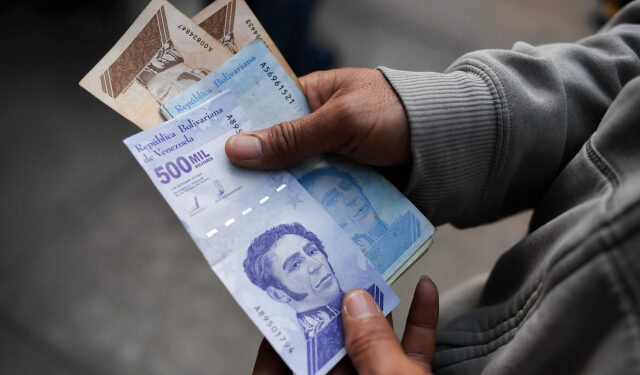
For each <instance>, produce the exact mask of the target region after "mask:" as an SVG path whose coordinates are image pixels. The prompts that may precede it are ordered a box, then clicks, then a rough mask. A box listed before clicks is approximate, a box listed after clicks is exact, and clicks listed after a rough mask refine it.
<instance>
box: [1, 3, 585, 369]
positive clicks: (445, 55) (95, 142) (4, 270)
mask: <svg viewBox="0 0 640 375" xmlns="http://www.w3.org/2000/svg"><path fill="white" fill-rule="evenodd" d="M85 3H87V2H80V1H77V2H72V3H70V4H68V3H62V4H58V3H56V4H55V5H47V3H45V2H42V4H41V6H40V8H38V7H36V6H35V5H29V4H25V3H19V4H18V5H15V6H6V5H2V6H0V8H4V9H3V10H2V13H1V16H0V20H1V22H2V24H3V26H4V27H3V33H2V34H3V35H2V37H1V38H2V43H1V45H2V46H4V48H5V49H4V54H3V63H2V69H0V71H1V73H0V74H1V75H2V76H1V80H0V82H2V86H1V87H2V90H1V92H0V103H2V104H1V109H2V117H1V118H2V120H1V121H2V129H3V132H2V135H1V136H0V152H1V158H0V176H1V177H0V181H2V184H1V188H0V189H1V190H0V199H1V202H2V210H1V215H2V220H1V222H0V234H1V235H0V249H1V250H0V373H1V374H36V373H37V374H40V373H46V374H80V373H82V374H84V373H95V374H113V373H118V374H120V373H122V374H133V373H137V374H175V373H181V374H203V373H212V374H235V373H238V374H242V373H248V372H249V371H250V369H251V367H252V361H253V356H254V353H255V351H256V349H257V346H258V343H259V340H260V335H259V333H258V331H257V330H256V329H255V328H254V327H253V326H252V324H251V323H250V322H249V320H248V319H247V318H246V317H245V316H244V314H243V313H242V312H241V311H240V309H239V308H238V307H237V306H236V305H235V303H234V302H233V300H232V299H231V297H230V296H229V295H228V294H227V293H226V291H225V290H224V288H223V286H222V284H221V283H220V282H219V281H218V280H217V279H216V278H215V276H214V275H213V273H212V272H211V271H210V270H209V268H208V266H207V263H206V262H205V261H204V259H203V258H202V256H201V255H200V253H199V252H198V250H197V249H196V247H195V246H194V244H193V243H192V242H191V240H190V239H189V237H188V236H187V234H186V232H185V231H184V230H183V228H182V227H181V225H180V222H179V221H178V220H177V219H176V218H175V216H174V215H173V213H172V212H171V211H170V209H169V207H168V206H167V205H166V204H165V203H164V201H163V200H162V198H161V197H160V195H159V194H158V193H157V192H156V191H155V189H154V187H153V186H152V184H151V182H150V181H149V180H148V179H147V177H146V176H145V175H144V174H143V172H142V170H140V168H139V167H138V166H137V165H136V163H135V161H134V159H133V158H132V157H131V156H130V155H128V152H127V151H126V150H125V147H124V146H123V144H122V142H121V140H122V139H123V138H125V137H126V136H128V135H131V134H133V133H134V132H135V131H136V128H135V127H134V126H133V125H132V124H130V123H128V122H127V121H126V120H124V119H123V118H121V117H120V116H119V115H118V114H117V113H115V112H113V111H111V110H110V109H109V108H107V107H106V106H104V105H103V104H102V103H100V102H99V101H97V100H96V99H95V98H93V97H91V96H90V95H89V94H87V93H86V92H84V91H83V90H81V89H80V88H79V87H78V85H77V82H78V81H79V80H80V78H81V77H82V76H83V75H84V73H86V72H87V71H88V70H89V69H90V68H91V67H92V66H93V65H94V64H95V63H96V62H97V61H98V60H99V59H100V58H101V57H102V56H103V55H104V53H105V52H106V51H107V50H108V49H109V48H110V47H111V46H112V45H113V43H114V42H115V41H116V40H117V38H118V37H119V36H120V35H121V33H122V32H123V31H124V30H125V29H126V27H127V26H128V24H129V23H130V22H131V21H132V20H133V19H134V18H135V14H136V13H137V12H139V11H140V10H141V9H142V7H143V6H144V1H141V0H136V1H129V2H121V3H112V2H109V1H106V0H105V1H99V2H95V3H94V4H91V5H88V4H85ZM198 3H199V2H198V1H189V0H183V1H176V2H175V4H176V5H177V6H178V7H179V8H181V9H183V10H184V11H185V13H187V14H190V15H192V14H194V13H195V12H196V11H197V9H198ZM590 6H591V2H588V1H578V0H566V1H563V2H557V1H549V0H545V1H533V0H527V1H519V2H513V1H508V0H487V1H482V2H469V1H463V0H446V1H445V0H434V1H426V0H402V1H389V0H386V1H385V0H349V1H344V0H343V1H341V0H325V1H324V2H323V3H322V4H321V7H320V9H318V12H317V14H316V17H315V23H314V35H315V36H316V38H317V39H318V40H319V41H321V42H322V43H324V44H326V45H328V46H330V47H332V48H333V49H334V50H335V51H336V52H337V56H338V58H339V59H338V65H339V66H376V65H387V66H391V67H396V68H403V69H413V70H436V71H437V70H442V69H444V68H445V67H446V66H447V65H448V63H450V62H451V61H452V60H453V59H455V57H457V56H459V55H460V54H462V53H464V52H465V51H468V50H472V49H477V48H508V47H509V46H510V45H511V44H512V43H513V42H515V41H516V40H526V41H529V42H531V43H544V42H551V41H572V40H575V39H577V38H579V37H581V36H583V35H586V34H587V33H588V32H589V28H588V26H587V17H588V10H589V7H590ZM43 7H44V8H43ZM527 220H528V214H526V213H524V214H521V215H518V216H515V217H512V218H509V219H507V220H504V221H502V222H500V223H497V224H493V225H491V226H485V227H480V228H475V229H470V230H464V231H459V230H456V229H453V228H452V227H450V226H444V227H441V228H439V230H438V232H437V234H436V236H435V244H434V246H433V247H432V249H431V250H430V251H429V253H428V254H427V256H425V257H424V258H423V259H421V260H420V261H419V262H418V263H417V264H416V265H415V266H414V267H413V268H412V269H411V270H410V271H409V272H408V273H407V274H406V275H405V276H404V277H403V278H402V279H401V280H399V281H398V282H397V283H396V284H395V285H394V289H395V290H396V292H397V293H398V294H399V296H400V297H401V298H402V299H403V301H404V302H403V304H402V305H401V306H400V307H399V308H398V309H397V311H396V313H395V320H396V322H397V323H399V324H398V325H402V321H403V319H404V317H405V315H406V310H407V308H408V302H409V301H410V297H411V293H412V289H413V286H414V284H415V282H416V281H417V279H418V276H419V275H421V274H423V273H426V274H429V275H430V276H431V277H432V278H433V279H434V280H435V281H436V282H437V283H438V285H439V286H440V288H441V290H443V291H446V290H448V289H450V288H452V287H453V286H455V285H456V284H458V283H460V282H461V281H463V280H465V279H467V278H469V277H472V276H474V275H477V274H479V273H482V272H486V271H488V270H489V268H490V267H491V265H492V264H493V263H494V262H495V260H496V258H497V257H498V256H499V255H500V254H501V253H502V252H503V251H505V250H506V249H507V248H508V247H509V246H510V245H512V244H513V243H514V242H516V241H517V240H518V239H519V238H521V236H522V235H523V234H524V233H525V231H526V223H527Z"/></svg>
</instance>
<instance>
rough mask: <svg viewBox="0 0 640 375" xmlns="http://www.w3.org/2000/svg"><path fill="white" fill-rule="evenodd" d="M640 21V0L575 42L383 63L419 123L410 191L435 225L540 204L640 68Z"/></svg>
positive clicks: (414, 123)
mask: <svg viewBox="0 0 640 375" xmlns="http://www.w3.org/2000/svg"><path fill="white" fill-rule="evenodd" d="M621 22H624V23H625V24H621ZM638 23H640V3H638V2H636V3H634V4H632V5H631V6H630V7H627V8H626V9H625V10H624V11H623V12H622V14H621V15H620V16H619V17H617V19H616V20H614V24H612V25H609V26H608V27H606V28H605V29H603V31H602V32H600V33H598V34H596V35H594V36H592V37H589V38H586V39H584V40H581V41H579V42H577V43H574V44H551V45H545V46H540V47H532V46H530V45H527V44H525V43H517V44H516V45H515V46H514V47H513V49H511V50H486V51H476V52H472V53H470V54H467V55H465V56H463V57H461V58H460V59H458V60H457V61H456V62H455V63H454V64H452V65H451V67H450V68H449V69H448V70H447V72H446V73H445V74H439V73H414V72H400V71H393V70H390V69H386V68H381V70H382V71H383V72H384V73H385V75H386V77H387V78H388V79H389V81H390V82H391V84H392V85H393V87H394V88H395V90H396V92H397V93H398V95H399V96H400V98H401V99H402V102H403V105H404V106H405V110H406V112H407V115H408V119H409V123H410V127H411V147H412V157H413V171H412V174H411V177H410V180H409V184H408V186H407V190H406V193H407V195H408V196H409V197H410V198H411V199H412V200H413V201H414V202H415V203H416V205H417V206H419V208H421V209H422V210H423V211H424V212H425V213H426V214H427V216H428V217H429V218H430V219H431V220H432V221H433V222H434V223H436V224H441V223H445V222H454V223H456V224H459V225H463V226H464V225H473V224H479V223H483V222H487V221H491V220H494V219H496V218H498V217H501V216H504V215H506V214H509V213H512V212H515V211H517V210H520V209H524V208H527V207H531V206H533V205H534V204H535V203H536V201H537V199H538V198H539V197H540V196H541V194H542V193H544V191H545V190H546V188H547V187H548V186H549V184H550V183H551V182H552V181H553V180H554V178H555V177H556V175H557V174H558V173H559V172H560V171H561V170H562V168H563V166H564V165H565V164H566V163H567V162H568V161H569V160H570V159H571V158H572V157H573V155H575V153H576V152H577V151H578V149H579V148H580V147H581V145H582V144H583V143H584V141H585V140H586V139H587V138H588V137H589V136H590V134H591V133H593V132H594V131H595V130H596V129H597V126H598V123H599V121H600V119H601V118H602V116H603V115H604V113H605V111H606V110H607V108H608V106H609V104H610V103H611V101H612V100H613V99H614V98H615V97H616V95H617V94H618V92H619V91H620V89H621V88H622V87H623V86H624V84H625V83H626V82H628V81H629V80H630V79H631V78H633V77H635V76H637V75H639V74H640V60H639V58H638V55H639V54H640V26H639V25H638Z"/></svg>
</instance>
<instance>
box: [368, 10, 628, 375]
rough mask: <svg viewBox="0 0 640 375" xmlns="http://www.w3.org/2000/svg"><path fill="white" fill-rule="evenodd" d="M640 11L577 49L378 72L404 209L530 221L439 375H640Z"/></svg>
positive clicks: (461, 221)
mask: <svg viewBox="0 0 640 375" xmlns="http://www.w3.org/2000/svg"><path fill="white" fill-rule="evenodd" d="M639 55H640V2H639V1H635V2H633V3H631V4H630V5H629V6H627V7H626V8H624V9H623V10H622V11H621V12H620V13H619V14H618V15H617V16H616V17H615V18H614V19H613V20H612V21H611V22H610V23H608V24H607V25H606V26H605V27H604V28H603V29H602V30H601V31H600V32H598V33H597V34H595V35H593V36H591V37H589V38H586V39H583V40H581V41H578V42H576V43H564V44H550V45H543V46H538V47H533V46H531V45H528V44H526V43H516V44H515V45H514V47H513V48H512V49H511V50H486V51H476V52H472V53H469V54H467V55H464V56H462V57H461V58H460V59H458V60H457V61H456V62H454V63H453V65H451V67H450V68H449V69H448V70H447V71H446V72H445V73H417V72H402V71H396V70H392V69H388V68H380V69H381V70H382V72H383V73H384V74H385V76H386V77H387V79H388V80H389V82H390V83H391V84H392V86H393V87H394V89H395V90H396V92H397V93H398V95H399V96H400V98H401V100H402V102H403V104H404V106H405V109H406V112H407V115H408V118H409V122H410V127H411V145H412V155H413V170H412V172H411V176H410V179H409V182H408V185H407V190H406V194H407V195H408V196H409V197H410V198H411V199H412V200H413V202H414V203H415V204H416V205H417V206H418V207H419V208H420V209H421V210H422V211H423V212H424V213H425V214H426V215H427V216H428V217H429V218H430V219H432V221H433V222H434V223H435V224H441V223H446V222H453V223H454V224H456V225H459V226H468V225H476V224H481V223H486V222H490V221H493V220H495V219H497V218H500V217H503V216H505V215H508V214H511V213H514V212H517V211H519V210H522V209H526V208H534V215H533V217H532V220H531V224H530V233H529V234H528V235H527V236H526V237H525V238H524V239H523V240H522V241H520V242H519V243H518V244H516V245H515V246H514V247H513V248H511V249H509V250H508V251H507V252H505V253H504V254H503V256H502V257H501V258H500V259H499V261H498V262H497V264H496V265H495V267H494V269H493V270H492V272H491V274H490V276H489V279H488V281H487V283H486V284H485V286H484V288H483V290H482V294H481V297H480V298H479V299H478V303H477V304H475V305H474V306H471V307H469V308H468V309H466V311H463V312H458V313H457V314H458V315H457V316H455V317H446V319H445V321H446V322H447V323H446V324H443V325H442V326H441V327H439V332H438V335H437V344H438V346H437V350H436V356H435V359H434V363H433V368H434V371H435V372H436V373H439V374H479V373H487V374H529V373H530V374H640V78H637V77H640V58H639Z"/></svg>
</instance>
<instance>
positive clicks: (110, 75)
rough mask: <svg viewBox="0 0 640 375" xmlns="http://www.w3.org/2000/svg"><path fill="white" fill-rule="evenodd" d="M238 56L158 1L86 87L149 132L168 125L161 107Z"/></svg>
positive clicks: (86, 79) (86, 81)
mask: <svg viewBox="0 0 640 375" xmlns="http://www.w3.org/2000/svg"><path fill="white" fill-rule="evenodd" d="M232 55H233V54H232V53H231V52H230V51H229V50H228V49H227V48H226V47H224V46H222V44H220V42H218V41H217V40H216V39H215V38H213V37H212V36H210V35H209V34H207V32H206V31H204V30H203V29H201V28H200V27H199V26H198V25H196V24H195V23H194V22H193V21H192V20H190V19H189V18H188V17H186V16H185V15H184V14H182V13H180V11H179V10H177V9H176V8H174V7H173V6H172V5H171V4H169V3H168V2H167V1H164V0H153V1H151V3H149V5H148V6H147V7H146V8H145V9H144V10H143V11H142V13H141V14H140V15H139V16H138V18H137V19H136V21H135V22H134V23H133V25H132V26H131V27H130V28H129V29H128V30H127V32H126V33H125V34H124V35H123V36H122V38H121V39H120V40H119V41H118V43H117V44H116V45H115V46H114V47H113V48H112V49H111V51H109V52H108V53H107V55H106V56H105V57H104V58H103V59H102V60H100V62H98V64H97V65H96V66H95V67H94V68H93V69H92V70H91V71H90V72H89V73H88V74H87V75H86V76H85V77H84V78H83V79H82V80H81V81H80V86H82V87H83V88H85V89H86V90H87V91H89V92H90V93H91V94H93V95H94V96H96V97H97V98H98V99H100V100H101V101H102V102H104V103H105V104H107V105H108V106H109V107H111V108H113V109H114V110H116V111H117V112H118V113H120V114H121V115H123V116H124V117H126V118H127V119H128V120H130V121H132V122H133V123H134V124H136V125H138V126H139V127H140V128H142V129H148V128H150V127H152V126H154V125H157V124H160V123H162V122H163V121H164V120H163V118H162V117H161V116H160V114H159V113H158V108H159V107H160V104H162V103H164V102H165V101H167V100H169V99H171V98H172V97H173V96H174V95H176V94H178V93H179V92H181V91H183V90H184V89H186V88H188V87H189V86H190V85H192V84H194V83H195V82H198V81H199V80H200V79H202V78H204V77H205V76H206V75H207V74H209V73H210V72H211V71H213V70H214V69H215V68H217V67H219V66H220V65H222V63H223V62H224V61H226V60H227V59H228V58H229V57H230V56H232Z"/></svg>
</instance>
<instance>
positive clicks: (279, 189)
mask: <svg viewBox="0 0 640 375" xmlns="http://www.w3.org/2000/svg"><path fill="white" fill-rule="evenodd" d="M285 187H287V184H282V185H280V186H278V188H277V189H276V193H279V192H281V191H282V190H283V189H284V188H285ZM268 199H269V196H264V197H263V198H262V199H260V200H259V201H258V203H259V204H264V203H265V202H266V201H267V200H268ZM252 211H253V208H251V207H249V208H247V209H246V210H244V211H242V212H241V214H242V216H246V215H247V214H249V213H251V212H252ZM235 222H236V219H235V218H234V217H232V218H230V219H229V220H227V221H225V222H224V226H225V227H228V226H229V225H231V224H233V223H235ZM216 233H218V228H213V229H212V230H210V231H208V232H207V233H206V235H207V237H208V238H211V237H212V236H213V235H214V234H216Z"/></svg>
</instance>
